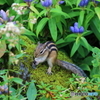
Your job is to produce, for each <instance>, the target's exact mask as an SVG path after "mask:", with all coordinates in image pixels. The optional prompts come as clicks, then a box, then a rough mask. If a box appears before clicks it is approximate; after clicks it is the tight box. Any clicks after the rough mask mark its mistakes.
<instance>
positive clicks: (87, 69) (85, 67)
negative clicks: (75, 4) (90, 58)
mask: <svg viewBox="0 0 100 100" xmlns="http://www.w3.org/2000/svg"><path fill="white" fill-rule="evenodd" d="M80 67H81V68H82V69H83V70H86V71H91V69H90V67H89V65H88V64H81V65H80Z"/></svg>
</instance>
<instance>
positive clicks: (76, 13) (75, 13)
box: [68, 11, 80, 18]
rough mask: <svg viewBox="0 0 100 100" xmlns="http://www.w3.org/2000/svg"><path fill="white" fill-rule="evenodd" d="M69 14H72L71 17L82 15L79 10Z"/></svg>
mask: <svg viewBox="0 0 100 100" xmlns="http://www.w3.org/2000/svg"><path fill="white" fill-rule="evenodd" d="M68 15H69V16H70V18H73V17H76V16H79V15H80V12H79V11H75V12H69V13H68Z"/></svg>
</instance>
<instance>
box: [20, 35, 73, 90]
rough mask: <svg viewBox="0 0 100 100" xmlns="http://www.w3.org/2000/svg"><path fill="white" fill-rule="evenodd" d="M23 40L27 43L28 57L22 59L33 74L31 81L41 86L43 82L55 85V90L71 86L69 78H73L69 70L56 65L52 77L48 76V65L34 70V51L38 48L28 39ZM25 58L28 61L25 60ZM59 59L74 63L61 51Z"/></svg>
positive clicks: (42, 65) (40, 65) (44, 64)
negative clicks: (58, 87)
mask: <svg viewBox="0 0 100 100" xmlns="http://www.w3.org/2000/svg"><path fill="white" fill-rule="evenodd" d="M22 39H23V40H24V41H25V43H26V46H25V50H24V51H25V52H26V56H24V57H23V58H21V62H23V63H24V65H25V66H26V67H28V68H29V72H30V73H31V79H33V80H36V83H37V84H40V83H41V82H44V83H47V84H50V85H53V87H54V88H55V87H56V86H63V87H67V86H68V85H69V82H68V81H69V78H70V77H72V76H71V72H69V71H68V70H65V69H63V68H61V67H59V66H57V65H54V66H53V68H52V72H53V74H52V75H48V74H46V71H47V68H48V65H47V63H43V64H39V65H38V66H37V68H36V69H33V68H32V61H33V56H34V55H33V54H34V50H35V48H36V45H35V44H34V43H32V42H31V40H29V39H28V38H27V37H22ZM25 57H26V58H27V59H25ZM58 59H60V60H64V61H68V62H71V63H72V61H71V60H70V59H69V58H68V57H67V56H66V54H65V53H63V52H61V51H59V52H58Z"/></svg>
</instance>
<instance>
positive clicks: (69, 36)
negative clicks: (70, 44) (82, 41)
mask: <svg viewBox="0 0 100 100" xmlns="http://www.w3.org/2000/svg"><path fill="white" fill-rule="evenodd" d="M68 38H77V34H69V35H68V36H67V37H66V38H65V40H67V39H68Z"/></svg>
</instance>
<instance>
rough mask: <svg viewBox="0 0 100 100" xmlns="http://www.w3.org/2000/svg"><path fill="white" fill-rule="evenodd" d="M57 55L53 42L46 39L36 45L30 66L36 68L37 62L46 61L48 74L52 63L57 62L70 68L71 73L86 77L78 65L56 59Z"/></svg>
mask: <svg viewBox="0 0 100 100" xmlns="http://www.w3.org/2000/svg"><path fill="white" fill-rule="evenodd" d="M57 55H58V49H57V47H56V45H55V44H54V43H53V42H51V41H47V42H46V43H44V44H42V43H38V46H37V47H36V50H35V52H34V57H35V59H34V61H33V62H32V67H33V68H36V66H37V65H38V64H39V63H42V62H45V61H47V63H48V65H49V68H48V69H47V73H48V74H52V72H51V69H52V67H53V65H54V64H57V65H58V66H61V67H63V68H65V69H67V70H70V71H72V72H73V73H75V74H78V75H79V76H82V77H87V76H86V74H85V73H84V71H83V70H82V69H81V68H80V67H78V66H76V65H75V64H71V63H69V62H66V61H62V60H59V59H57Z"/></svg>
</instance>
